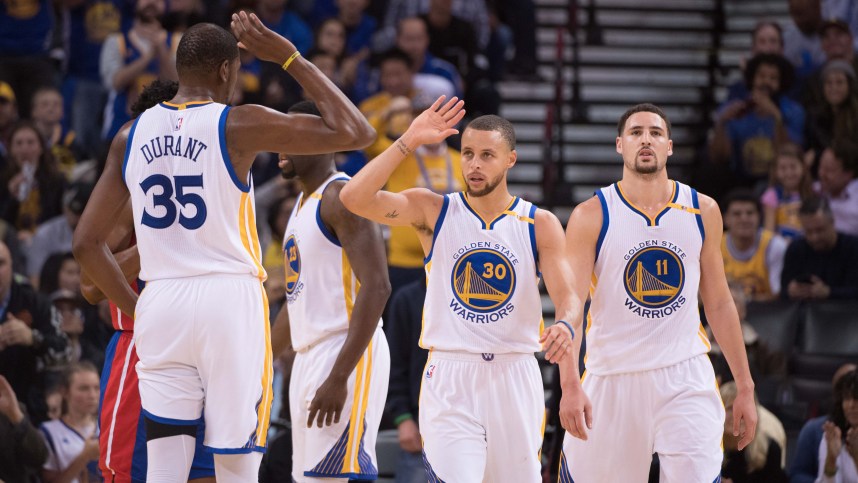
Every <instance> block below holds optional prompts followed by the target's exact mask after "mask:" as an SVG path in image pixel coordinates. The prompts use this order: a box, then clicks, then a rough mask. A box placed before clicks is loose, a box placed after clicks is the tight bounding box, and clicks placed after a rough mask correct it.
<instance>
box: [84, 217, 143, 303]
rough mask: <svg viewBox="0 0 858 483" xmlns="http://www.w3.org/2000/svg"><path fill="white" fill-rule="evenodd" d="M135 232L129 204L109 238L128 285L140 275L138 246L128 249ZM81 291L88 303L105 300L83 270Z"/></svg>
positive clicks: (108, 241) (108, 245)
mask: <svg viewBox="0 0 858 483" xmlns="http://www.w3.org/2000/svg"><path fill="white" fill-rule="evenodd" d="M133 231H134V218H133V214H132V210H131V203H130V202H128V203H126V204H125V206H124V207H123V208H122V214H121V215H120V217H119V222H118V223H117V224H116V225H114V227H113V230H111V232H110V236H109V237H108V238H107V247H108V248H109V249H110V251H111V252H112V253H113V256H114V258H116V263H118V264H119V269H120V270H122V274H123V275H124V276H125V280H126V281H127V282H128V283H131V282H132V281H133V280H134V279H135V278H137V275H138V274H139V273H140V254H139V253H138V251H137V245H134V246H132V247H128V244H129V242H130V241H131V234H132V232H133ZM125 247H128V248H125ZM80 290H81V292H82V293H83V297H84V298H85V299H86V301H87V302H89V303H91V304H97V303H98V302H100V301H101V300H103V299H104V294H103V293H102V292H101V290H99V288H98V287H97V286H96V285H95V283H93V281H92V278H90V276H89V275H88V274H87V273H86V272H85V271H83V270H81V272H80Z"/></svg>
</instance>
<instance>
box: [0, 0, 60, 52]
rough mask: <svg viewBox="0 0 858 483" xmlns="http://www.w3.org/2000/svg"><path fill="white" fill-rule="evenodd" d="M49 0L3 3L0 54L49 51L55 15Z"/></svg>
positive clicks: (0, 23)
mask: <svg viewBox="0 0 858 483" xmlns="http://www.w3.org/2000/svg"><path fill="white" fill-rule="evenodd" d="M51 9H52V7H51V3H50V1H49V0H28V1H15V2H7V1H2V2H0V55H11V56H23V55H40V54H46V53H47V52H48V46H49V44H50V41H51V31H52V30H53V28H54V16H53V14H52V13H51Z"/></svg>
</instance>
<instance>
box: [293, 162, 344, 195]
mask: <svg viewBox="0 0 858 483" xmlns="http://www.w3.org/2000/svg"><path fill="white" fill-rule="evenodd" d="M336 172H337V169H336V168H335V167H333V166H331V167H329V168H328V169H324V170H322V169H320V170H318V171H317V172H315V173H307V174H304V175H302V176H300V177H299V178H298V182H299V183H301V190H302V191H303V192H304V199H306V198H307V197H308V196H310V195H311V194H313V193H314V192H315V191H316V190H317V189H319V186H321V185H322V183H324V182H325V180H326V179H328V178H330V177H331V175H332V174H334V173H336Z"/></svg>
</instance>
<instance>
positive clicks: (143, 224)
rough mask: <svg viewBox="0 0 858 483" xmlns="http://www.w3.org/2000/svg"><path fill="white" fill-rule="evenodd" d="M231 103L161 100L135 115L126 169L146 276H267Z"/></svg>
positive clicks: (157, 277) (144, 278) (149, 278)
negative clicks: (230, 139) (230, 128)
mask: <svg viewBox="0 0 858 483" xmlns="http://www.w3.org/2000/svg"><path fill="white" fill-rule="evenodd" d="M229 109H230V108H229V107H228V106H224V105H223V104H217V103H213V102H196V103H187V104H181V105H176V104H170V103H161V104H159V105H157V106H155V107H153V108H151V109H149V110H147V111H146V112H144V113H143V114H141V115H140V117H139V118H137V120H136V121H135V122H134V125H133V126H132V127H131V131H130V134H129V135H128V143H127V146H126V150H125V161H124V163H123V166H122V176H123V178H124V179H125V183H126V184H127V185H128V190H129V191H130V193H131V202H132V206H133V211H134V229H135V233H136V236H137V245H138V247H139V250H140V278H141V279H142V280H145V281H147V282H149V281H152V280H159V279H172V278H184V277H193V276H199V275H206V274H211V273H226V274H247V275H252V276H255V277H259V278H260V279H264V278H265V270H264V269H263V268H262V265H261V263H260V259H261V250H260V248H259V240H258V237H257V234H256V221H255V219H254V218H255V214H254V213H255V205H254V200H253V187H252V186H251V184H250V177H249V176H248V179H247V180H246V181H241V180H239V179H238V177H237V176H236V173H235V170H234V169H233V166H232V162H231V161H230V158H229V152H228V150H227V146H226V132H225V131H226V118H227V113H228V112H229Z"/></svg>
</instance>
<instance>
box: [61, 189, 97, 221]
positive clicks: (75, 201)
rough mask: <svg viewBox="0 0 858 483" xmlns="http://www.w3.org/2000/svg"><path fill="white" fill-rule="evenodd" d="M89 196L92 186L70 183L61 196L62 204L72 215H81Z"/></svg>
mask: <svg viewBox="0 0 858 483" xmlns="http://www.w3.org/2000/svg"><path fill="white" fill-rule="evenodd" d="M91 194H92V185H90V184H89V183H83V182H79V183H72V185H71V186H69V187H68V189H66V192H65V194H64V195H63V202H64V204H65V206H66V207H67V208H68V209H69V210H71V212H72V213H74V214H75V215H80V214H82V213H83V209H84V208H85V207H86V202H87V201H89V195H91Z"/></svg>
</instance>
